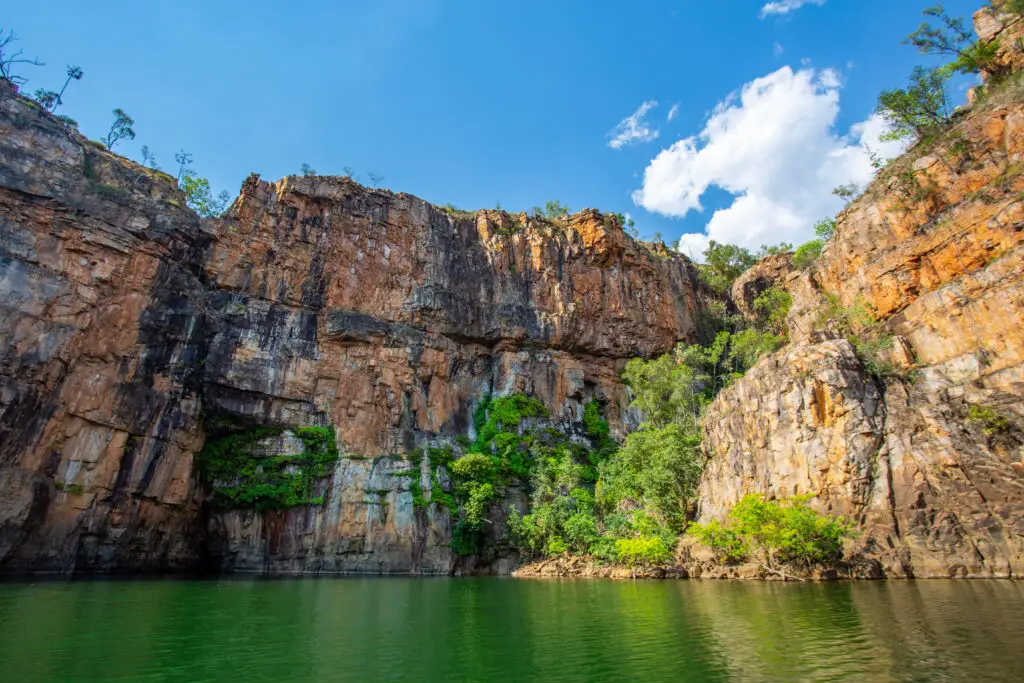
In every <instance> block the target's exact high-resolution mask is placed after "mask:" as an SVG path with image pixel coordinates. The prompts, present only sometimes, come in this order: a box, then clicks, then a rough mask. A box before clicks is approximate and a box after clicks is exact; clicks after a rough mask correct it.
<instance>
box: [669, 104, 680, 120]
mask: <svg viewBox="0 0 1024 683" xmlns="http://www.w3.org/2000/svg"><path fill="white" fill-rule="evenodd" d="M678 113H679V105H678V104H673V105H672V108H671V109H669V110H668V119H667V120H668V121H671V120H672V119H674V118H675V117H676V115H677V114H678Z"/></svg>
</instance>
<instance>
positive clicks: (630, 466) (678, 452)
mask: <svg viewBox="0 0 1024 683" xmlns="http://www.w3.org/2000/svg"><path fill="white" fill-rule="evenodd" d="M700 444H701V438H700V434H699V432H698V431H697V430H695V429H687V428H686V427H684V426H683V425H680V424H676V423H672V424H669V425H667V426H665V427H660V428H659V427H654V426H652V425H645V426H643V427H641V428H640V429H639V430H637V431H635V432H633V433H632V434H630V435H629V436H628V437H627V438H626V443H625V444H624V445H623V447H622V448H621V449H620V450H619V452H618V453H617V454H616V456H615V457H614V458H611V459H610V460H607V461H605V462H604V463H602V465H601V479H600V486H599V493H598V501H599V502H600V503H601V505H602V507H603V508H604V509H606V510H610V511H614V510H619V509H622V508H623V507H625V509H635V508H642V509H644V510H646V511H647V512H648V513H650V514H651V515H653V516H654V517H655V519H657V520H659V521H660V522H661V523H663V524H665V525H667V526H668V527H669V528H671V529H673V530H675V531H681V530H682V528H683V526H684V525H685V523H686V519H687V515H688V513H689V511H690V507H691V504H692V503H693V499H694V494H695V493H696V491H697V484H698V483H699V481H700V475H701V472H702V471H703V469H704V460H705V457H704V453H703V451H702V450H701V448H700Z"/></svg>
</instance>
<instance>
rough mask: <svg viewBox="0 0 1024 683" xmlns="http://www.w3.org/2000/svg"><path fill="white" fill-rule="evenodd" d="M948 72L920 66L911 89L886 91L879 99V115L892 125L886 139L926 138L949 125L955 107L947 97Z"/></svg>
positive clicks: (883, 137)
mask: <svg viewBox="0 0 1024 683" xmlns="http://www.w3.org/2000/svg"><path fill="white" fill-rule="evenodd" d="M948 80H949V71H948V70H947V69H926V68H924V67H920V66H919V67H916V68H915V69H914V71H913V72H912V73H911V76H910V84H909V85H908V86H907V88H905V89H904V88H895V89H892V90H884V91H882V94H881V95H879V96H878V108H877V109H876V111H877V113H878V114H879V115H880V116H881V117H882V118H883V119H885V121H886V123H888V124H889V128H890V130H889V132H887V133H885V134H884V135H883V136H882V139H883V140H905V139H919V140H920V139H923V138H926V137H929V136H930V135H932V134H934V133H935V132H936V131H937V129H939V128H941V127H942V126H944V125H946V124H947V123H949V120H950V115H951V108H950V105H949V100H948V97H947V95H946V82H947V81H948Z"/></svg>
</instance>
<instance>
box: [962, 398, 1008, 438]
mask: <svg viewBox="0 0 1024 683" xmlns="http://www.w3.org/2000/svg"><path fill="white" fill-rule="evenodd" d="M967 417H968V419H969V420H971V422H980V423H981V424H982V425H983V427H984V430H985V436H996V435H998V434H1006V433H1007V432H1009V431H1010V421H1009V420H1007V419H1006V418H1005V417H1003V416H1002V415H1000V414H999V413H997V412H996V411H995V410H993V409H992V408H989V407H988V406H976V405H972V406H971V407H970V410H969V411H968V414H967Z"/></svg>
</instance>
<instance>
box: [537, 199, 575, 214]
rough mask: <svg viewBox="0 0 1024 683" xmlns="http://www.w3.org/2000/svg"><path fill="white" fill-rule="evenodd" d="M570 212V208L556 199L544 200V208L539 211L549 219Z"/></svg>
mask: <svg viewBox="0 0 1024 683" xmlns="http://www.w3.org/2000/svg"><path fill="white" fill-rule="evenodd" d="M570 213H572V209H570V208H569V207H568V206H566V205H565V204H562V203H561V202H559V201H558V200H556V199H552V200H551V201H548V202H545V204H544V209H543V210H542V211H541V215H543V216H544V217H545V218H550V219H555V218H565V217H566V216H568V215H569V214H570Z"/></svg>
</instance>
